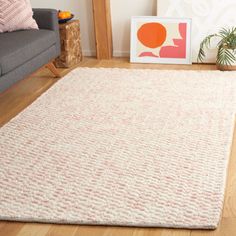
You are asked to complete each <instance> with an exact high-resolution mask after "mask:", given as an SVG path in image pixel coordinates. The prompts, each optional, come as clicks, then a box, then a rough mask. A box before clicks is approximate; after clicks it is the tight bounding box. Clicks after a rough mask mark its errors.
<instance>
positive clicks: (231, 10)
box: [157, 0, 236, 63]
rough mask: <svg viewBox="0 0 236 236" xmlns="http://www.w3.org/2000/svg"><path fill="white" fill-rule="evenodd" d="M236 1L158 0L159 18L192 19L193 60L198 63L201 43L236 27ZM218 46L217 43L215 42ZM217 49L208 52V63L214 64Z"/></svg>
mask: <svg viewBox="0 0 236 236" xmlns="http://www.w3.org/2000/svg"><path fill="white" fill-rule="evenodd" d="M235 9H236V0H224V1H222V0H198V1H196V0H158V4H157V15H158V17H187V18H192V49H193V52H192V60H193V62H197V55H198V51H199V48H200V43H201V41H202V39H203V38H205V37H206V36H207V35H209V34H212V33H216V32H218V30H219V29H220V28H222V27H228V26H229V27H231V26H235V25H236V17H235ZM215 44H217V42H215ZM215 58H216V49H215V48H214V47H212V49H210V50H208V52H207V55H206V60H205V61H206V62H214V63H215Z"/></svg>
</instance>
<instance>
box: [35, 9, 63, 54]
mask: <svg viewBox="0 0 236 236" xmlns="http://www.w3.org/2000/svg"><path fill="white" fill-rule="evenodd" d="M33 13H34V15H33V18H34V19H35V20H36V22H37V24H38V27H39V29H47V30H52V31H54V32H55V34H56V48H57V54H58V56H59V55H60V52H61V46H60V34H59V24H58V16H57V13H58V12H57V10H55V9H46V8H33Z"/></svg>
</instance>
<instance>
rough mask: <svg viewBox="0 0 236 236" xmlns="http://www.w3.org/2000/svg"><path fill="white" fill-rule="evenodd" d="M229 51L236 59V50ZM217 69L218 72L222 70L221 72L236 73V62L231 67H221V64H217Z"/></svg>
mask: <svg viewBox="0 0 236 236" xmlns="http://www.w3.org/2000/svg"><path fill="white" fill-rule="evenodd" d="M227 50H228V51H229V52H231V53H232V54H233V55H234V56H235V58H236V49H235V50H233V49H227ZM216 67H217V69H218V70H221V71H236V62H234V63H233V64H232V65H230V66H226V65H221V64H218V63H216Z"/></svg>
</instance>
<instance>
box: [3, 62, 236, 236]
mask: <svg viewBox="0 0 236 236" xmlns="http://www.w3.org/2000/svg"><path fill="white" fill-rule="evenodd" d="M79 66H80V67H118V68H149V69H152V68H153V69H167V70H169V69H173V70H215V66H214V65H191V66H180V65H178V66H176V65H173V66H170V65H143V64H130V63H129V62H128V59H113V60H109V61H106V60H102V61H98V60H96V59H94V58H84V60H83V62H82V63H81V64H80V65H79ZM68 72H69V70H64V69H62V70H61V73H62V74H64V75H65V74H67V73H68ZM62 79H63V78H62ZM235 79H236V78H235ZM56 82H57V79H54V78H53V77H52V75H51V73H50V72H49V71H48V70H46V69H42V70H39V71H38V72H37V73H35V74H34V75H32V76H30V77H29V78H26V79H25V80H22V81H21V82H19V83H18V84H16V85H14V86H13V87H12V88H11V89H9V90H8V91H6V92H4V93H3V94H1V95H0V126H2V125H4V124H5V123H7V122H8V121H9V120H10V119H11V118H13V117H14V116H16V115H17V114H18V113H19V112H21V111H22V110H23V109H24V108H26V107H27V106H28V105H29V104H31V103H32V102H33V101H34V100H35V99H36V98H37V97H38V96H40V95H41V94H42V93H43V92H45V91H46V90H47V89H48V88H49V87H51V86H53V84H54V83H56ZM235 134H236V132H235ZM0 165H1V163H0ZM131 235H132V236H190V235H191V236H203V235H204V236H236V136H235V137H234V139H233V146H232V154H231V160H230V165H229V171H228V181H227V189H226V196H225V204H224V210H223V215H222V220H221V222H220V225H219V227H218V229H217V230H214V231H207V230H178V229H160V228H159V229H156V228H128V227H101V226H100V227H99V226H76V225H53V224H34V223H18V222H3V221H2V222H1V221H0V236H131Z"/></svg>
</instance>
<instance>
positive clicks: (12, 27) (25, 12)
mask: <svg viewBox="0 0 236 236" xmlns="http://www.w3.org/2000/svg"><path fill="white" fill-rule="evenodd" d="M28 29H38V25H37V23H36V21H35V20H34V19H33V11H32V8H31V4H30V1H29V0H0V33H3V32H12V31H16V30H28Z"/></svg>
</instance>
